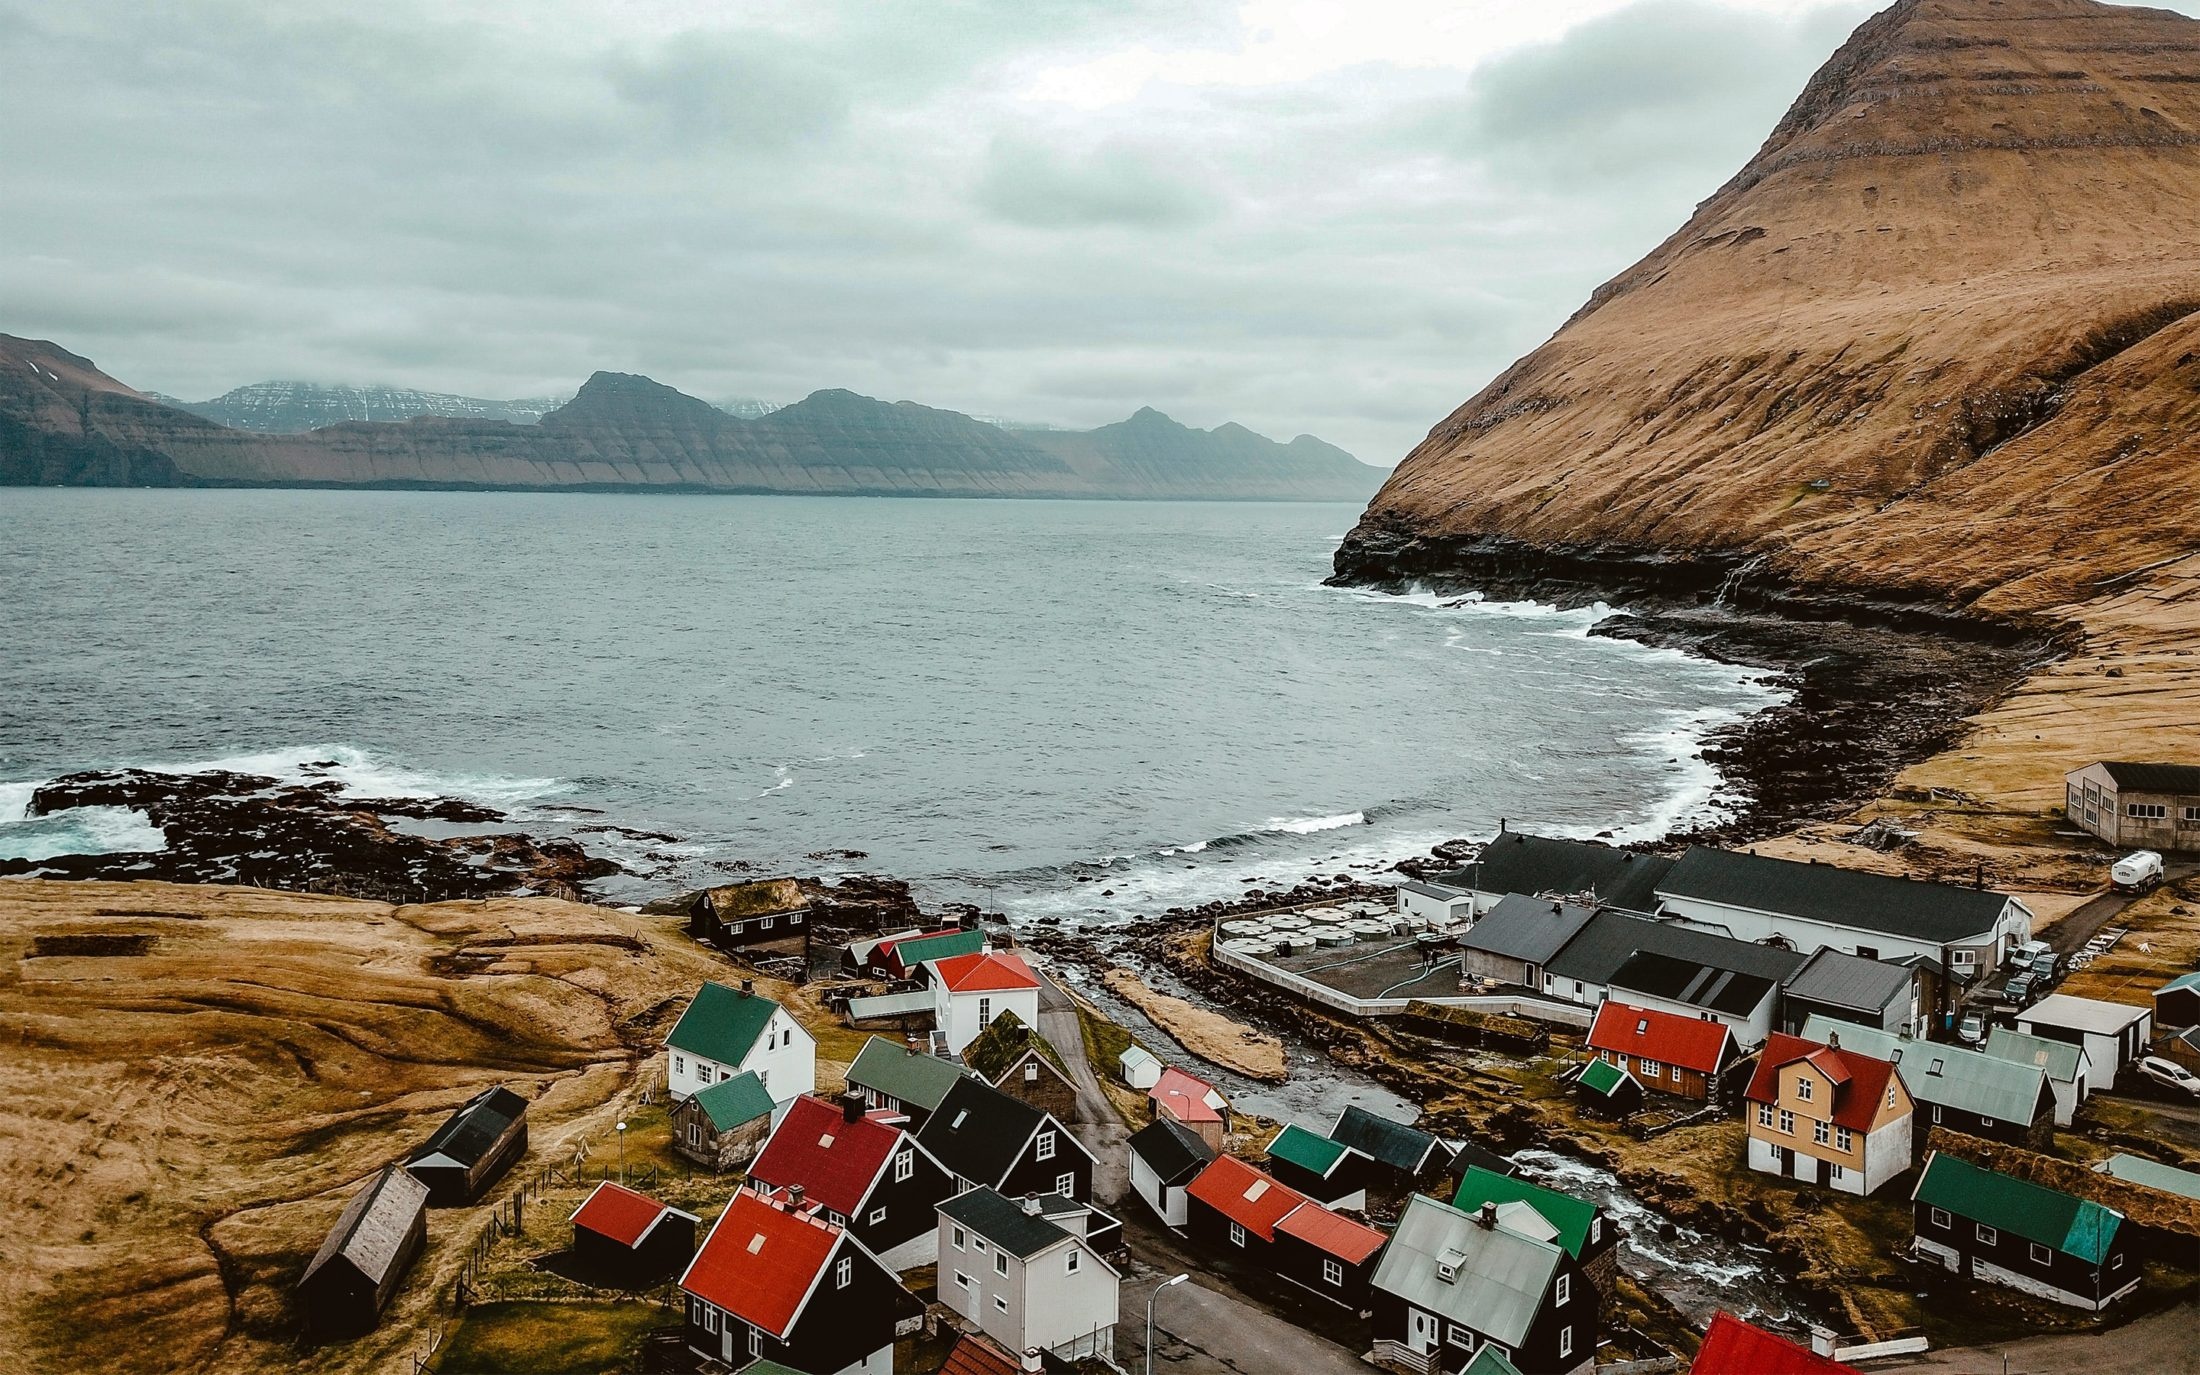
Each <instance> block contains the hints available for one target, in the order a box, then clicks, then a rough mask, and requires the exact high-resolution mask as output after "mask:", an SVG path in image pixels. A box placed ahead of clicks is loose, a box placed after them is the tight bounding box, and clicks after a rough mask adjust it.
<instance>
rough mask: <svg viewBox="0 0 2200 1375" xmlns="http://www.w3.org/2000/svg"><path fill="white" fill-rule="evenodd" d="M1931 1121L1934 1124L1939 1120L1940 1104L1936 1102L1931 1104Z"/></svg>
mask: <svg viewBox="0 0 2200 1375" xmlns="http://www.w3.org/2000/svg"><path fill="white" fill-rule="evenodd" d="M1933 1122H1934V1124H1935V1125H1936V1126H1937V1125H1938V1124H1939V1122H1940V1104H1938V1103H1935V1104H1933Z"/></svg>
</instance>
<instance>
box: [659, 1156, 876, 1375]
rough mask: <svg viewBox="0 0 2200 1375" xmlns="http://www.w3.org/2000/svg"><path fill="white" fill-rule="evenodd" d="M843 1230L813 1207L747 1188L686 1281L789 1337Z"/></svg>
mask: <svg viewBox="0 0 2200 1375" xmlns="http://www.w3.org/2000/svg"><path fill="white" fill-rule="evenodd" d="M843 1235H844V1233H843V1232H842V1231H841V1229H840V1228H838V1227H835V1226H833V1225H832V1224H831V1223H829V1222H826V1221H824V1220H823V1219H821V1218H817V1217H813V1216H811V1215H810V1214H809V1213H808V1212H807V1211H805V1212H799V1213H798V1212H792V1211H790V1210H788V1209H787V1208H786V1207H785V1206H784V1205H783V1204H781V1203H775V1202H772V1201H769V1200H766V1199H764V1198H761V1197H759V1196H758V1195H756V1194H754V1193H751V1192H750V1191H749V1190H748V1189H747V1188H746V1187H744V1188H743V1189H742V1190H741V1191H740V1192H739V1193H737V1194H735V1195H734V1196H733V1201H732V1202H731V1203H728V1204H727V1205H726V1211H725V1212H723V1213H720V1214H719V1215H718V1221H717V1222H716V1223H715V1224H713V1225H712V1227H711V1229H710V1235H709V1236H707V1237H705V1238H704V1239H703V1249H701V1250H700V1251H697V1252H696V1253H695V1259H694V1260H693V1261H691V1262H690V1263H689V1264H688V1268H687V1273H686V1274H684V1275H682V1276H681V1277H680V1287H681V1288H682V1289H684V1290H686V1291H687V1292H688V1293H690V1294H693V1295H695V1297H697V1298H699V1299H701V1300H703V1301H704V1302H705V1303H710V1304H715V1305H716V1306H718V1307H719V1308H722V1309H724V1310H725V1311H726V1312H728V1313H731V1314H733V1315H734V1316H735V1317H737V1318H739V1319H741V1320H742V1321H743V1322H747V1323H752V1324H754V1325H755V1326H757V1327H761V1328H763V1329H764V1330H765V1331H767V1332H769V1333H771V1334H772V1335H773V1336H774V1337H779V1338H785V1337H786V1335H787V1333H788V1332H790V1331H792V1330H793V1328H794V1320H795V1319H796V1318H797V1317H798V1316H800V1314H801V1312H802V1301H803V1300H804V1299H805V1298H806V1297H808V1295H809V1292H810V1289H811V1287H812V1286H814V1285H815V1284H816V1282H817V1280H818V1277H819V1276H820V1275H822V1274H824V1272H825V1267H826V1266H827V1265H828V1264H830V1263H831V1262H832V1258H833V1252H834V1251H835V1250H837V1249H838V1248H839V1246H840V1239H841V1237H842V1236H843Z"/></svg>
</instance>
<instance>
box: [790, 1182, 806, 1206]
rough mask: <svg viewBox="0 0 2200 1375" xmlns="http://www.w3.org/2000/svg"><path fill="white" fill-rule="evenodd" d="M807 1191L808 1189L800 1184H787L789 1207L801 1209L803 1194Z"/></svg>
mask: <svg viewBox="0 0 2200 1375" xmlns="http://www.w3.org/2000/svg"><path fill="white" fill-rule="evenodd" d="M806 1192H808V1191H807V1190H805V1189H804V1188H803V1187H802V1186H801V1185H800V1184H789V1185H788V1186H787V1207H788V1208H790V1209H792V1210H794V1211H796V1212H799V1211H801V1209H802V1195H803V1194H804V1193H806Z"/></svg>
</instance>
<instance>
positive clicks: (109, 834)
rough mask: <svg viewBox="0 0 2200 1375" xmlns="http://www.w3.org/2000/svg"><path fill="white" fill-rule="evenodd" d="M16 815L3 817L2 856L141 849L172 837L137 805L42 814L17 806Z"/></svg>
mask: <svg viewBox="0 0 2200 1375" xmlns="http://www.w3.org/2000/svg"><path fill="white" fill-rule="evenodd" d="M10 786H11V787H12V786H17V785H10ZM24 786H27V785H24ZM25 796H26V797H27V796H28V794H27V793H26V794H25ZM17 816H18V818H19V819H18V820H15V821H10V822H6V823H0V859H32V860H36V859H52V858H54V857H55V856H56V855H121V854H140V853H146V852H150V851H155V850H165V849H167V848H168V837H167V836H166V835H164V834H162V832H161V829H160V827H158V826H155V825H154V824H153V819H152V818H151V817H149V816H147V815H146V814H145V813H144V812H141V811H139V810H138V809H137V808H135V807H71V808H69V809H68V810H66V811H60V812H55V813H53V814H52V815H50V816H39V817H24V816H22V814H21V812H20V810H18V812H17Z"/></svg>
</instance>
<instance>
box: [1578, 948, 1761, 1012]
mask: <svg viewBox="0 0 2200 1375" xmlns="http://www.w3.org/2000/svg"><path fill="white" fill-rule="evenodd" d="M1612 987H1613V988H1614V989H1615V990H1619V991H1622V992H1630V993H1647V994H1649V995H1650V996H1651V997H1653V998H1664V999H1666V1000H1667V1001H1670V1002H1676V1003H1686V1004H1688V1005H1689V1006H1690V1007H1706V1008H1709V1009H1711V1010H1712V1011H1713V1012H1723V1013H1725V1014H1726V1015H1728V1016H1730V1017H1746V1016H1748V1015H1749V1014H1750V1013H1751V1012H1754V1011H1755V1010H1756V1009H1757V1007H1758V1006H1759V1005H1760V1004H1762V1003H1763V1002H1764V1000H1765V999H1766V998H1768V997H1770V996H1771V995H1772V988H1773V981H1772V980H1771V979H1765V978H1759V977H1758V976H1756V975H1754V974H1737V973H1735V972H1734V971H1733V970H1731V969H1718V968H1715V967H1713V966H1711V965H1708V964H1703V963H1700V962H1699V961H1696V960H1689V959H1682V958H1681V957H1679V956H1677V955H1662V954H1659V953H1658V952H1657V951H1655V950H1638V951H1636V952H1635V953H1634V954H1633V955H1632V956H1630V957H1629V958H1628V961H1627V963H1625V964H1623V965H1621V966H1620V967H1619V972H1618V973H1616V974H1614V975H1613V976H1612Z"/></svg>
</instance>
